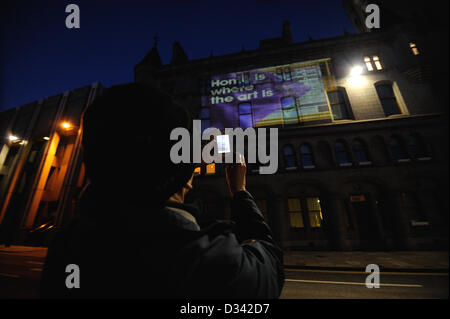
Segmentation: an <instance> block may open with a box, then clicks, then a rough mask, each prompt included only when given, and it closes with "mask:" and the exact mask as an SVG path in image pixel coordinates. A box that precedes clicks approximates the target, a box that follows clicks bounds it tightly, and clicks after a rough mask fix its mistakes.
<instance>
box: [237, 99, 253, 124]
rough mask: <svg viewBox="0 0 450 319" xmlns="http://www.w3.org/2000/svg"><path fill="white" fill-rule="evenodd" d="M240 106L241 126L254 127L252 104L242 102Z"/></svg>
mask: <svg viewBox="0 0 450 319" xmlns="http://www.w3.org/2000/svg"><path fill="white" fill-rule="evenodd" d="M238 108H239V127H241V128H243V129H246V128H248V127H253V121H252V104H251V103H250V102H244V103H240V104H239V105H238Z"/></svg>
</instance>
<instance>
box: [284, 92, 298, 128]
mask: <svg viewBox="0 0 450 319" xmlns="http://www.w3.org/2000/svg"><path fill="white" fill-rule="evenodd" d="M281 109H282V111H283V120H284V124H295V123H298V116H297V106H296V104H295V98H294V97H292V96H288V97H284V98H282V99H281Z"/></svg>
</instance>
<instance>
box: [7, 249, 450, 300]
mask: <svg viewBox="0 0 450 319" xmlns="http://www.w3.org/2000/svg"><path fill="white" fill-rule="evenodd" d="M43 262H44V260H43V258H42V257H37V256H29V255H23V254H18V253H5V252H0V299H5V298H7V299H10V298H38V297H39V280H40V275H41V271H42V266H43ZM367 275H368V274H366V273H364V272H352V271H331V270H303V269H286V282H285V285H284V289H283V292H282V294H281V298H282V299H330V298H331V299H347V298H351V299H360V298H363V299H395V298H402V299H427V298H432V299H448V287H449V279H448V273H403V272H402V273H383V272H382V273H381V274H380V288H371V289H369V288H367V287H366V285H365V280H366V276H367Z"/></svg>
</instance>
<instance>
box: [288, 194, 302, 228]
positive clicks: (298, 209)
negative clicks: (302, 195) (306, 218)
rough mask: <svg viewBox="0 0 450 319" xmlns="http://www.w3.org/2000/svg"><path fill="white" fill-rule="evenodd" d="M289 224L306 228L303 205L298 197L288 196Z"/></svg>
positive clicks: (292, 226)
mask: <svg viewBox="0 0 450 319" xmlns="http://www.w3.org/2000/svg"><path fill="white" fill-rule="evenodd" d="M288 212H289V224H290V225H291V228H304V227H305V225H304V223H303V214H302V205H301V203H300V199H298V198H288Z"/></svg>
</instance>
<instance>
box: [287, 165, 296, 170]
mask: <svg viewBox="0 0 450 319" xmlns="http://www.w3.org/2000/svg"><path fill="white" fill-rule="evenodd" d="M297 169H298V167H297V166H292V167H286V170H287V171H296V170H297Z"/></svg>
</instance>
